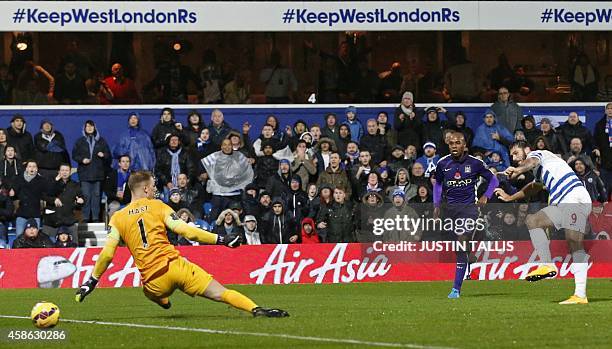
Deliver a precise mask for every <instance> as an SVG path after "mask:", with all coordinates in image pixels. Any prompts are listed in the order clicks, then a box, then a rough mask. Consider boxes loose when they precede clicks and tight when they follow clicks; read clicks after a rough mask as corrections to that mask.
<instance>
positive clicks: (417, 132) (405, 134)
mask: <svg viewBox="0 0 612 349" xmlns="http://www.w3.org/2000/svg"><path fill="white" fill-rule="evenodd" d="M412 110H413V111H414V113H415V114H416V115H415V117H414V118H412V119H410V116H409V115H407V114H406V112H404V110H403V109H402V106H401V105H400V106H398V107H397V108H395V117H394V123H393V125H394V127H395V129H396V130H397V141H398V143H399V144H400V145H401V146H402V147H404V148H406V146H407V145H409V144H412V145H414V146H415V147H417V148H419V147H420V146H421V144H423V142H422V139H421V138H422V135H423V122H422V121H421V116H422V114H423V113H422V111H421V110H417V108H416V107H415V106H414V105H413V106H412ZM400 116H401V117H403V119H404V120H401V118H400Z"/></svg>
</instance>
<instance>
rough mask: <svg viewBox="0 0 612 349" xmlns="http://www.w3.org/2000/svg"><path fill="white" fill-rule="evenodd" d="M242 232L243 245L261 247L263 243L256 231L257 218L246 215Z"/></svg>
mask: <svg viewBox="0 0 612 349" xmlns="http://www.w3.org/2000/svg"><path fill="white" fill-rule="evenodd" d="M243 230H244V235H243V236H242V239H243V243H245V244H247V245H261V244H262V243H264V242H263V241H262V240H261V238H262V236H261V234H260V233H259V231H258V230H257V218H255V216H254V215H246V216H245V217H244V226H243Z"/></svg>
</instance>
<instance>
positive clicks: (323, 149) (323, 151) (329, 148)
mask: <svg viewBox="0 0 612 349" xmlns="http://www.w3.org/2000/svg"><path fill="white" fill-rule="evenodd" d="M337 151H338V148H337V147H336V142H335V141H333V140H332V139H331V138H327V137H323V138H321V139H320V140H319V142H318V143H317V145H316V146H315V157H316V164H317V172H318V173H319V174H321V173H322V172H323V171H325V169H326V168H327V167H328V166H329V159H330V156H331V154H332V153H334V152H337Z"/></svg>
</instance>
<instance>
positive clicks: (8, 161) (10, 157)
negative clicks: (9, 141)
mask: <svg viewBox="0 0 612 349" xmlns="http://www.w3.org/2000/svg"><path fill="white" fill-rule="evenodd" d="M1 170H2V173H0V177H1V178H2V182H3V183H4V184H6V185H7V186H11V185H12V184H13V183H14V182H15V180H16V179H17V178H19V177H20V176H21V174H22V173H23V166H22V165H21V159H20V158H19V157H18V156H17V152H16V151H15V147H13V146H12V145H7V146H6V148H4V160H3V161H2V168H1Z"/></svg>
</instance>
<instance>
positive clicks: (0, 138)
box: [0, 128, 8, 161]
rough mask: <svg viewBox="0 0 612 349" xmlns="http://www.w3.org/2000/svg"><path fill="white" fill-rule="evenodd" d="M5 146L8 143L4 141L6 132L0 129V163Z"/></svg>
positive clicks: (2, 159)
mask: <svg viewBox="0 0 612 349" xmlns="http://www.w3.org/2000/svg"><path fill="white" fill-rule="evenodd" d="M7 145H8V142H7V141H6V130H5V129H3V128H0V161H4V150H5V149H6V146H7Z"/></svg>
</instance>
